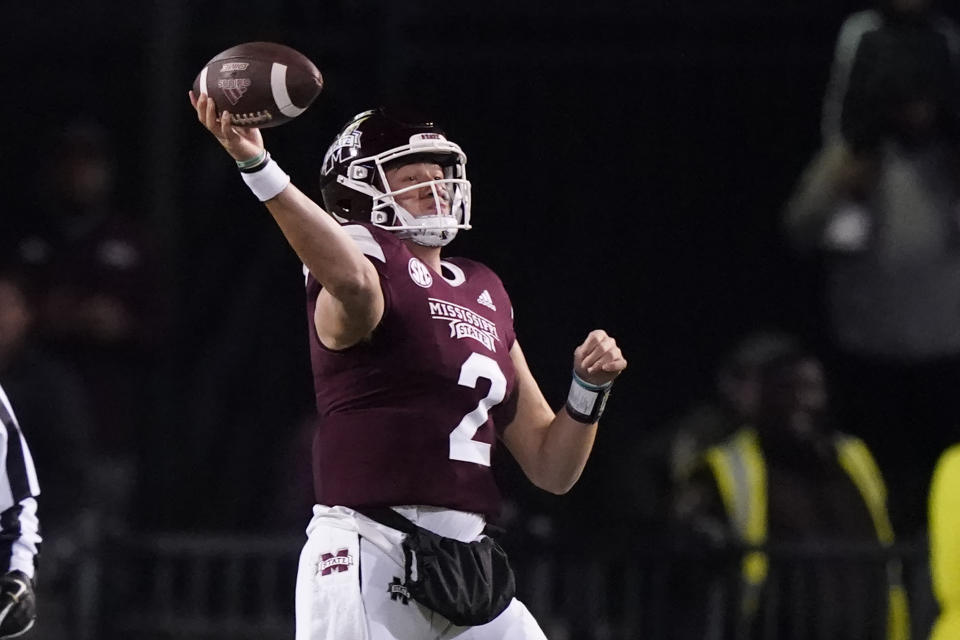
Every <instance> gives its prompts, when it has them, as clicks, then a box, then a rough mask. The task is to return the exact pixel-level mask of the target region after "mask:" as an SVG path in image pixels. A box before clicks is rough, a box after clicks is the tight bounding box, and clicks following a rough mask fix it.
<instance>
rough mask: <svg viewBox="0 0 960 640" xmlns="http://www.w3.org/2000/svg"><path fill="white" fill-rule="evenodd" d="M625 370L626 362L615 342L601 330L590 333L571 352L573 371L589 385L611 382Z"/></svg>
mask: <svg viewBox="0 0 960 640" xmlns="http://www.w3.org/2000/svg"><path fill="white" fill-rule="evenodd" d="M626 368H627V361H626V359H625V358H624V357H623V353H622V352H621V351H620V347H618V346H617V341H616V340H614V339H613V338H611V337H610V336H608V335H607V332H606V331H604V330H603V329H596V330H594V331H591V332H590V333H589V335H587V339H586V340H584V341H583V344H581V345H580V346H579V347H577V348H576V349H575V350H574V352H573V370H574V371H576V373H577V375H578V376H580V379H581V380H583V381H584V382H588V383H590V384H595V385H604V384H606V383H608V382H612V381H613V379H614V378H616V377H617V376H618V375H620V372H621V371H623V370H624V369H626Z"/></svg>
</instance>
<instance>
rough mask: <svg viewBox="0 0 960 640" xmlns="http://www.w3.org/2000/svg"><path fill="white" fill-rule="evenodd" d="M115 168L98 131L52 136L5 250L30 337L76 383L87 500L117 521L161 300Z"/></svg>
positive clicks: (142, 413) (78, 125) (131, 473)
mask: <svg viewBox="0 0 960 640" xmlns="http://www.w3.org/2000/svg"><path fill="white" fill-rule="evenodd" d="M117 171H118V158H117V152H116V150H115V149H114V147H113V145H112V143H111V140H110V135H109V132H108V131H107V130H106V129H104V128H103V127H102V126H100V125H98V124H96V123H93V122H74V123H71V124H68V125H67V126H65V127H64V128H63V129H62V130H57V131H56V132H54V133H53V137H52V142H51V146H50V148H49V149H48V150H47V153H46V164H43V165H41V171H40V173H39V174H38V178H39V180H40V189H39V190H38V193H39V194H40V196H39V199H38V202H37V208H36V210H35V211H34V212H32V213H33V215H31V216H30V217H29V218H27V221H28V222H27V226H26V228H23V229H21V230H20V233H19V234H18V235H17V239H16V246H15V249H14V252H13V253H14V255H15V257H16V259H17V260H18V263H19V265H18V266H19V268H20V269H21V270H22V272H23V273H24V274H25V275H26V276H27V278H28V283H29V286H30V287H31V288H32V289H33V290H34V291H35V292H36V330H37V338H38V340H39V341H40V342H41V343H42V344H43V345H44V346H45V347H46V348H47V349H49V350H50V351H51V352H52V353H53V354H55V355H56V356H57V357H59V358H61V359H63V360H64V361H66V362H67V363H68V364H69V365H70V366H72V367H73V368H74V369H75V370H76V371H77V372H78V374H79V375H80V377H81V378H82V380H83V383H84V385H85V388H86V393H87V394H88V397H89V399H90V408H91V412H92V415H93V424H94V425H95V428H96V431H95V432H94V433H92V434H91V437H92V438H93V440H94V441H95V443H96V446H97V453H98V454H99V455H100V456H101V458H102V459H101V460H100V462H99V463H98V464H97V465H96V466H95V467H94V468H95V470H96V474H97V477H95V478H94V481H95V483H96V484H97V485H98V486H99V489H98V490H95V491H94V494H95V495H97V496H99V497H100V498H101V499H102V500H103V501H104V504H103V505H101V506H102V507H103V508H104V509H108V510H112V511H113V512H114V513H115V515H116V518H115V519H116V521H117V522H119V521H120V520H122V519H123V518H124V514H123V512H124V510H125V509H126V508H127V506H128V505H127V501H128V500H129V492H130V491H131V488H132V487H133V485H134V483H135V480H136V476H135V473H136V472H135V470H136V467H137V458H138V453H139V452H138V449H139V445H138V443H139V440H140V436H141V432H142V431H143V430H144V428H145V422H146V421H147V419H148V418H149V416H150V411H149V409H148V403H149V391H150V388H151V387H150V384H149V380H150V378H149V373H150V367H151V364H152V357H153V347H154V342H155V340H156V337H157V325H158V314H159V309H160V304H159V303H158V300H157V299H158V298H159V297H160V296H159V292H158V287H157V286H156V281H155V274H154V265H153V264H152V257H151V253H152V252H151V250H150V248H149V245H148V241H147V238H146V234H145V233H144V231H143V230H142V229H141V228H140V226H139V222H138V221H137V220H136V219H134V218H133V217H132V216H130V215H129V214H128V213H127V212H126V211H125V210H124V209H122V208H121V207H119V206H118V203H117V202H116V199H115V195H116V183H117Z"/></svg>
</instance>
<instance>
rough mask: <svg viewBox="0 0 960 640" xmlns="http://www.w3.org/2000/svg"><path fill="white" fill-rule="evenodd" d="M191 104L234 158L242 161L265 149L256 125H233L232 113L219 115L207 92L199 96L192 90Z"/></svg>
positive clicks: (208, 128)
mask: <svg viewBox="0 0 960 640" xmlns="http://www.w3.org/2000/svg"><path fill="white" fill-rule="evenodd" d="M189 95H190V104H192V105H193V108H194V109H195V110H196V111H197V119H198V120H200V123H201V124H203V126H205V127H206V128H207V130H208V131H210V133H212V134H213V135H214V136H216V138H217V141H218V142H219V143H220V144H221V145H222V146H223V148H224V149H226V150H227V153H229V154H230V155H231V156H232V157H233V159H234V160H237V161H238V162H242V161H244V160H249V159H250V158H255V157H257V156H258V155H260V153H261V152H262V151H263V136H262V135H260V129H257V128H256V127H235V126H233V124H231V123H232V119H231V116H230V113H229V112H228V111H224V112H223V117H222V118H218V117H217V105H216V104H215V103H214V101H213V98H211V97H210V96H208V95H207V94H205V93H201V94H200V95H199V96H197V95H194V93H193V91H190V93H189Z"/></svg>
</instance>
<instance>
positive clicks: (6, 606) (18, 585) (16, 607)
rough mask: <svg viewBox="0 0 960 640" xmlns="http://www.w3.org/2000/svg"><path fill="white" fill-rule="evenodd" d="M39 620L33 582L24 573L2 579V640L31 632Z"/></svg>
mask: <svg viewBox="0 0 960 640" xmlns="http://www.w3.org/2000/svg"><path fill="white" fill-rule="evenodd" d="M36 619H37V601H36V596H35V595H34V593H33V581H32V580H31V579H30V577H29V576H28V575H27V574H25V573H24V572H23V571H10V572H8V573H6V574H4V575H3V576H2V577H0V638H16V637H17V636H20V635H23V634H24V633H26V632H27V631H29V630H30V627H32V626H33V623H34V621H35V620H36Z"/></svg>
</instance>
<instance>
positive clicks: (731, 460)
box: [705, 429, 910, 640]
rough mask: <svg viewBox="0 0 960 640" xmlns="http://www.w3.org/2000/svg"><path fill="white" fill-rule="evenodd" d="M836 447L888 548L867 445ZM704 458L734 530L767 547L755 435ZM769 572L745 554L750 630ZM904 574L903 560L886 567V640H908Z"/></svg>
mask: <svg viewBox="0 0 960 640" xmlns="http://www.w3.org/2000/svg"><path fill="white" fill-rule="evenodd" d="M834 444H835V446H836V450H837V460H838V462H839V463H840V466H841V467H843V469H844V471H846V472H847V475H849V476H850V479H851V480H852V481H853V484H854V485H855V486H856V487H857V489H858V490H859V491H860V495H861V496H863V501H864V503H865V504H866V506H867V510H868V511H869V512H870V516H871V518H872V519H873V526H874V529H876V532H877V539H878V540H879V541H880V543H881V544H882V545H884V546H889V545H892V544H893V542H894V536H893V527H892V526H891V525H890V518H889V515H888V514H887V507H886V502H887V489H886V486H885V485H884V483H883V478H882V476H881V475H880V470H879V469H878V468H877V465H876V463H875V462H874V460H873V456H872V455H870V451H869V450H868V449H867V445H866V444H864V442H863V441H862V440H860V439H859V438H855V437H853V436H848V435H842V434H841V435H839V436H837V437H836V438H835V440H834ZM705 455H706V461H707V463H708V465H709V466H710V468H711V470H712V471H713V474H714V477H715V478H716V480H717V487H718V488H719V490H720V495H721V497H722V499H723V504H724V508H725V509H726V511H727V515H728V517H729V519H730V523H731V525H732V527H733V529H734V531H736V533H737V535H738V536H739V537H740V539H741V540H742V541H743V542H744V543H746V544H748V545H750V546H761V545H763V544H764V543H765V542H766V541H767V524H768V518H767V465H766V461H765V460H764V457H763V452H762V450H761V448H760V441H759V439H758V437H757V433H756V431H754V430H753V429H741V430H740V431H738V432H737V433H736V434H734V436H733V437H732V438H730V439H729V440H728V441H727V442H726V443H724V444H721V445H718V446H715V447H712V448H711V449H709V450H708V451H707V453H706V454H705ZM767 571H768V559H767V555H766V554H765V553H763V552H762V551H751V552H749V553H747V554H746V555H745V556H744V558H743V564H742V579H743V587H744V593H743V599H742V611H741V624H743V625H745V626H746V627H748V626H749V624H750V621H751V620H752V619H753V615H754V614H755V613H756V611H757V606H758V603H759V598H760V592H761V590H762V588H763V584H764V582H765V581H766V578H767ZM900 573H901V567H900V562H899V561H890V562H889V563H888V565H887V574H888V583H889V598H888V606H887V639H888V640H907V639H908V638H909V637H910V616H909V611H908V608H907V594H906V590H905V589H904V587H903V581H902V578H901V575H900Z"/></svg>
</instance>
